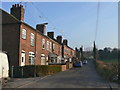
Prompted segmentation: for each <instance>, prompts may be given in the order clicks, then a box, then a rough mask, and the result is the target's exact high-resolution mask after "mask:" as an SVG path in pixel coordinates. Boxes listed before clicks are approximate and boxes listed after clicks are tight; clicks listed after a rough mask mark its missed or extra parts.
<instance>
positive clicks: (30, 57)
mask: <svg viewBox="0 0 120 90" xmlns="http://www.w3.org/2000/svg"><path fill="white" fill-rule="evenodd" d="M29 64H30V65H34V64H35V54H34V52H29Z"/></svg>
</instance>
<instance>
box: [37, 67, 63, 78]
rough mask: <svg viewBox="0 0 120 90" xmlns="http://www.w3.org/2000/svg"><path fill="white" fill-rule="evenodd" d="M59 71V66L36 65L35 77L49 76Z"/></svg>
mask: <svg viewBox="0 0 120 90" xmlns="http://www.w3.org/2000/svg"><path fill="white" fill-rule="evenodd" d="M60 71H61V65H37V66H36V74H37V76H44V75H50V74H54V73H57V72H60Z"/></svg>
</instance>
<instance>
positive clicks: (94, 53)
mask: <svg viewBox="0 0 120 90" xmlns="http://www.w3.org/2000/svg"><path fill="white" fill-rule="evenodd" d="M96 52H97V49H96V44H95V41H94V46H93V57H94V60H96Z"/></svg>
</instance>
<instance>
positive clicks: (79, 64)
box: [74, 61, 83, 67]
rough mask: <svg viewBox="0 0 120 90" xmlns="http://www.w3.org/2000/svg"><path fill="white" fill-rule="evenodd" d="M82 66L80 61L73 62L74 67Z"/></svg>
mask: <svg viewBox="0 0 120 90" xmlns="http://www.w3.org/2000/svg"><path fill="white" fill-rule="evenodd" d="M82 66H83V64H82V62H81V61H80V62H75V64H74V67H82Z"/></svg>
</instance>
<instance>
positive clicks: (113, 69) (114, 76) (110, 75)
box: [95, 60, 120, 83]
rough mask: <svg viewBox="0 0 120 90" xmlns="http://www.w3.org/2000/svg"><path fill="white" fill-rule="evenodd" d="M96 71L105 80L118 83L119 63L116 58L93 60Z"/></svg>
mask: <svg viewBox="0 0 120 90" xmlns="http://www.w3.org/2000/svg"><path fill="white" fill-rule="evenodd" d="M95 64H96V68H97V71H98V73H99V74H100V75H101V76H102V77H103V78H104V79H106V80H109V81H114V82H117V83H120V81H119V79H118V78H119V75H120V72H118V70H120V63H118V60H96V62H95Z"/></svg>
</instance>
